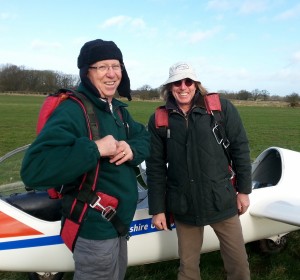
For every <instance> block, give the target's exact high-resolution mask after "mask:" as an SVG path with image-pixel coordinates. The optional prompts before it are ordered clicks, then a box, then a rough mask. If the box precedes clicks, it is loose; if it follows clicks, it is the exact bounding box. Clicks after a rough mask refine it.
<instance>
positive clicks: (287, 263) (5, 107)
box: [0, 95, 300, 280]
mask: <svg viewBox="0 0 300 280" xmlns="http://www.w3.org/2000/svg"><path fill="white" fill-rule="evenodd" d="M43 100H44V97H42V96H9V95H0V122H1V127H0V134H1V137H0V155H4V154H5V153H7V152H9V151H11V150H13V149H15V148H17V147H19V146H23V145H26V144H28V143H30V142H32V140H33V139H34V137H35V124H36V119H37V115H38V112H39V108H40V106H41V104H42V101H43ZM128 104H129V105H130V106H129V110H130V112H131V114H132V116H133V117H134V118H135V119H136V120H138V121H140V122H141V123H143V124H147V122H148V118H149V116H150V115H151V114H152V113H153V112H154V109H155V108H156V107H157V106H158V105H160V104H162V102H142V101H131V102H128ZM238 110H239V112H240V114H241V117H242V120H243V122H244V126H245V128H246V130H247V134H248V137H249V141H250V148H251V158H252V160H254V159H255V158H256V157H257V156H258V155H259V154H260V153H261V152H262V151H263V150H265V149H266V148H268V147H270V146H279V147H283V148H288V149H292V150H296V151H300V141H299V140H300V109H292V108H287V107H276V108H275V107H259V106H256V107H249V106H245V107H243V106H239V107H238ZM18 169H19V167H18V166H12V167H5V169H3V168H2V169H0V176H1V177H2V178H3V180H7V181H9V180H10V178H11V177H12V176H18V174H16V173H17V170H18ZM7 170H10V172H11V173H8V172H7ZM4 174H5V175H6V177H5V178H4V177H3V176H4ZM289 236H290V237H289V242H288V247H287V249H286V250H285V251H284V252H282V253H280V254H274V255H270V256H262V255H260V254H258V253H257V252H256V251H255V250H253V249H252V247H251V246H250V245H247V252H248V255H249V261H250V268H251V271H252V280H271V279H272V280H296V279H299V273H300V231H296V232H293V233H291V234H290V235H289ZM129 242H130V241H129ZM177 268H178V260H173V261H166V262H160V263H156V264H148V265H143V266H136V267H129V268H128V270H127V274H126V279H127V280H158V279H176V273H177ZM201 273H202V279H209V280H220V279H225V276H224V275H225V274H224V270H223V263H222V260H221V257H220V254H219V251H217V252H212V253H207V254H203V255H202V256H201ZM0 279H3V280H21V279H22V280H23V279H27V274H26V273H12V272H0ZM64 279H66V280H70V279H72V273H66V276H65V277H64Z"/></svg>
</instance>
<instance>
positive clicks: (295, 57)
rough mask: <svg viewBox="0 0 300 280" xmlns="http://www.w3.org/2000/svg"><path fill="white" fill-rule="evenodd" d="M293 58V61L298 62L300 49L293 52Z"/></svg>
mask: <svg viewBox="0 0 300 280" xmlns="http://www.w3.org/2000/svg"><path fill="white" fill-rule="evenodd" d="M293 60H294V61H295V62H300V51H297V52H295V53H294V54H293Z"/></svg>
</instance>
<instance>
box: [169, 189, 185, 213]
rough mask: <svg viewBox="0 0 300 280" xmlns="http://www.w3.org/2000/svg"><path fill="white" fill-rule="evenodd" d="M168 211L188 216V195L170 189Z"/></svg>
mask: <svg viewBox="0 0 300 280" xmlns="http://www.w3.org/2000/svg"><path fill="white" fill-rule="evenodd" d="M167 210H168V212H170V213H173V214H177V215H184V214H186V213H187V211H188V201H187V197H186V195H185V194H184V193H183V192H181V191H179V190H178V189H174V188H169V189H168V190H167Z"/></svg>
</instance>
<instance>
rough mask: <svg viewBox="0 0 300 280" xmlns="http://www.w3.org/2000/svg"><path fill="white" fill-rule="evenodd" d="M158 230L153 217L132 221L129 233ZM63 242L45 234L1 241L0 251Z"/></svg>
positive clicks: (137, 233)
mask: <svg viewBox="0 0 300 280" xmlns="http://www.w3.org/2000/svg"><path fill="white" fill-rule="evenodd" d="M172 228H175V225H174V224H172ZM156 231H158V230H157V229H156V228H155V227H154V226H153V225H152V223H151V218H148V219H142V220H136V221H132V222H131V224H130V228H129V233H130V235H131V236H135V235H141V234H146V233H152V232H156ZM63 243H64V242H63V240H62V239H61V237H60V235H54V236H45V237H38V238H31V239H23V240H14V241H6V242H0V251H1V250H13V249H22V248H31V247H39V246H51V245H60V244H63Z"/></svg>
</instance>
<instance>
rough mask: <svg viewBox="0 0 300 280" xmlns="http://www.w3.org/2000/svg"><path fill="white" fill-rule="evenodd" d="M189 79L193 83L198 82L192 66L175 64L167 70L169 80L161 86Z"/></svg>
mask: <svg viewBox="0 0 300 280" xmlns="http://www.w3.org/2000/svg"><path fill="white" fill-rule="evenodd" d="M187 78H190V79H192V80H193V81H195V82H200V81H199V79H198V77H197V75H196V72H195V70H194V68H193V66H192V65H191V64H189V63H187V62H177V63H175V64H174V65H172V66H171V67H170V69H169V79H168V80H167V81H166V82H165V83H164V84H163V85H166V84H170V83H173V82H176V81H180V80H183V79H187Z"/></svg>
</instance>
